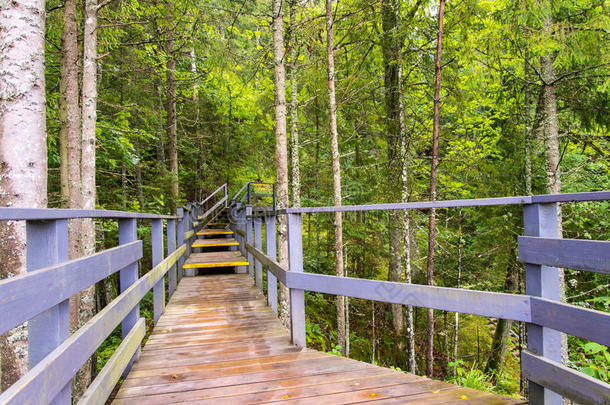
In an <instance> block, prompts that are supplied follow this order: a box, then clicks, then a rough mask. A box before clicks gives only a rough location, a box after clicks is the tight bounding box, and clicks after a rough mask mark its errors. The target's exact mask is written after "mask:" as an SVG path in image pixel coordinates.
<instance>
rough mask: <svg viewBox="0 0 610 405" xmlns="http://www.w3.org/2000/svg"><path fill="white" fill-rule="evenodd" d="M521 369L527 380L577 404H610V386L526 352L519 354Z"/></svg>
mask: <svg viewBox="0 0 610 405" xmlns="http://www.w3.org/2000/svg"><path fill="white" fill-rule="evenodd" d="M521 369H522V373H523V375H524V376H525V377H526V378H527V379H528V380H530V381H534V382H535V383H536V384H539V385H541V386H543V387H545V388H548V389H550V390H552V391H554V392H557V393H559V394H561V395H563V396H565V397H567V398H570V399H572V400H573V401H576V402H577V403H582V404H608V403H610V384H607V383H605V382H603V381H601V380H597V379H595V378H593V377H589V376H588V375H585V374H583V373H580V372H578V371H576V370H573V369H571V368H568V367H566V366H564V365H563V364H561V363H558V362H554V361H552V360H549V359H547V358H544V357H541V356H538V355H536V354H533V353H531V352H529V351H527V350H524V351H523V352H522V353H521Z"/></svg>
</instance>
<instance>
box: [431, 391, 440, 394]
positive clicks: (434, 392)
mask: <svg viewBox="0 0 610 405" xmlns="http://www.w3.org/2000/svg"><path fill="white" fill-rule="evenodd" d="M439 392H441V390H436V391H432V393H433V394H438V393H439Z"/></svg>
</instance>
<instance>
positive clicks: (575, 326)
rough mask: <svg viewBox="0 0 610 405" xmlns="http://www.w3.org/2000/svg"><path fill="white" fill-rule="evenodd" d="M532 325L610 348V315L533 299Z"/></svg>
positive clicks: (560, 303) (562, 303) (556, 302)
mask: <svg viewBox="0 0 610 405" xmlns="http://www.w3.org/2000/svg"><path fill="white" fill-rule="evenodd" d="M531 305H532V323H535V324H537V325H540V326H544V327H547V328H551V329H554V330H556V331H561V332H565V333H568V334H570V335H573V336H578V337H580V338H583V339H587V340H592V341H594V342H597V343H600V344H602V345H606V346H610V313H608V312H602V311H596V310H593V309H588V308H581V307H577V306H576V305H571V304H567V303H564V302H559V301H553V300H547V299H544V298H538V297H532V298H531Z"/></svg>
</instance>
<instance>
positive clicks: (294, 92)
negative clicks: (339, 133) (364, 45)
mask: <svg viewBox="0 0 610 405" xmlns="http://www.w3.org/2000/svg"><path fill="white" fill-rule="evenodd" d="M296 14H297V0H290V30H289V33H290V43H289V45H290V149H291V152H292V154H291V158H292V159H291V160H292V184H291V187H292V190H291V191H292V206H293V207H300V206H301V168H300V162H299V88H298V83H297V79H298V78H297V75H298V68H299V61H298V55H299V52H298V47H299V40H298V38H297V23H296Z"/></svg>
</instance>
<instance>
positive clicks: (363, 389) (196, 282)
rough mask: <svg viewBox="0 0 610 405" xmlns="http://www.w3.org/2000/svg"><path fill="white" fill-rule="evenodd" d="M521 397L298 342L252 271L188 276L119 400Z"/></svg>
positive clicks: (119, 404)
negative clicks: (269, 303)
mask: <svg viewBox="0 0 610 405" xmlns="http://www.w3.org/2000/svg"><path fill="white" fill-rule="evenodd" d="M277 402H281V403H288V404H297V403H298V404H350V403H369V402H370V403H374V404H377V405H381V404H407V403H412V404H453V403H459V404H467V403H469V404H509V403H523V402H522V401H514V400H511V399H507V398H503V397H499V396H494V395H492V394H489V393H485V392H481V391H476V390H472V389H468V388H460V387H457V386H454V385H451V384H447V383H444V382H441V381H435V380H429V379H426V378H423V377H418V376H414V375H410V374H405V373H402V372H398V371H393V370H390V369H387V368H382V367H377V366H373V365H370V364H368V363H363V362H359V361H355V360H351V359H346V358H342V357H338V356H334V355H331V354H326V353H321V352H318V351H314V350H310V349H299V348H296V347H295V346H293V345H292V344H291V343H290V336H289V333H288V331H287V330H286V329H284V328H283V327H282V325H281V324H280V322H279V320H278V319H277V318H276V317H275V315H274V314H273V312H272V311H271V309H270V308H269V307H267V306H266V300H265V297H264V296H263V295H262V294H261V293H260V292H259V291H258V290H257V289H256V288H255V287H254V286H253V285H252V280H251V278H250V277H249V276H248V275H247V274H235V275H233V274H231V275H217V276H203V277H185V278H183V279H182V281H181V283H180V285H179V286H178V289H177V290H176V292H175V293H174V295H173V297H172V298H171V300H170V302H169V304H168V306H167V307H166V309H165V313H164V314H163V316H162V317H161V319H160V320H159V323H158V324H157V326H156V327H155V329H154V331H153V334H152V335H151V336H150V338H149V339H148V342H147V343H146V346H145V347H144V349H143V350H142V353H141V355H140V359H139V360H138V361H137V362H136V363H135V364H134V366H133V368H132V370H131V372H130V373H129V376H128V378H127V379H126V380H125V381H124V383H123V384H122V386H121V388H120V390H119V391H118V393H117V395H116V398H115V399H114V402H113V404H116V405H123V404H170V403H189V404H214V405H222V404H262V403H277Z"/></svg>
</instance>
